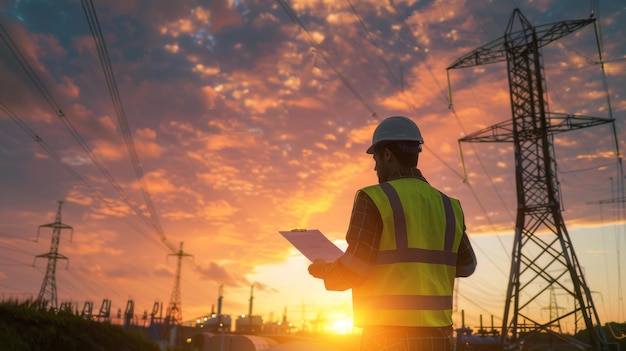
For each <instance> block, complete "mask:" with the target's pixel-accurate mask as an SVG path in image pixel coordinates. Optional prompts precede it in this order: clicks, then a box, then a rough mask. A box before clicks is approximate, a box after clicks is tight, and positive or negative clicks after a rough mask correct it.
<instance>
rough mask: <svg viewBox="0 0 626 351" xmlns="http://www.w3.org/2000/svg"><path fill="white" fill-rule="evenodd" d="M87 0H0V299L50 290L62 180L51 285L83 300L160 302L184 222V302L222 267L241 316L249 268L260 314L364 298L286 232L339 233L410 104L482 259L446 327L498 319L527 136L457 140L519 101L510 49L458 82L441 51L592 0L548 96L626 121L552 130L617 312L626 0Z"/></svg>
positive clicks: (562, 53)
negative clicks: (380, 129) (328, 287)
mask: <svg viewBox="0 0 626 351" xmlns="http://www.w3.org/2000/svg"><path fill="white" fill-rule="evenodd" d="M89 3H90V2H89V1H83V2H81V1H78V0H58V1H28V0H21V1H10V0H0V24H1V25H2V28H3V30H2V31H0V36H1V37H2V41H0V77H1V79H0V83H1V84H0V104H1V105H0V107H1V108H0V293H1V294H2V297H3V298H5V299H6V298H19V299H25V298H29V297H35V298H36V297H37V294H38V292H39V289H40V287H41V284H42V281H43V278H44V275H45V271H46V264H47V260H46V259H45V258H39V259H37V260H35V256H36V255H41V254H45V253H47V252H48V251H49V249H50V238H51V235H52V230H50V229H49V228H44V229H42V230H41V231H40V232H39V236H38V240H36V241H35V239H36V238H37V234H38V227H39V226H40V225H42V224H47V223H50V222H53V221H54V219H55V215H56V213H57V209H58V201H59V200H62V201H64V203H63V207H62V221H63V223H65V224H67V225H70V226H72V227H73V233H72V237H71V240H70V231H69V230H64V231H62V233H61V240H60V246H59V253H60V254H62V255H64V256H66V257H68V258H69V260H68V262H65V261H59V263H58V266H57V274H56V281H57V290H58V299H59V303H60V302H61V301H68V300H70V301H72V302H74V303H76V304H78V305H79V306H81V307H82V306H83V304H84V302H85V301H92V302H93V303H94V309H95V311H94V312H96V313H97V310H98V309H99V307H100V305H101V302H102V300H103V299H110V300H111V301H112V311H113V312H116V311H117V310H118V309H122V310H124V308H125V306H126V303H127V301H128V300H129V299H133V300H134V302H135V312H136V313H143V311H144V310H148V311H151V310H152V306H153V304H154V302H156V301H159V302H163V303H164V304H165V305H167V303H168V302H169V300H170V296H171V294H172V289H173V287H174V281H175V273H176V257H175V256H171V254H173V253H174V252H173V251H172V250H177V249H178V247H179V244H180V243H181V242H182V243H183V245H184V246H183V250H184V252H185V253H186V254H189V255H191V256H192V257H188V258H185V259H184V260H183V264H182V275H181V285H180V294H181V298H182V313H183V319H184V320H185V321H190V320H194V319H195V318H196V317H200V316H202V315H205V314H207V313H209V312H211V310H212V308H213V306H215V307H214V309H217V306H216V304H217V299H218V290H219V287H220V286H223V291H224V299H223V312H224V313H226V314H231V315H233V317H236V316H237V315H240V314H243V313H248V308H249V307H248V305H249V301H248V300H249V297H250V290H251V286H254V305H253V313H254V314H260V315H262V316H263V318H264V319H265V320H266V321H270V320H278V319H279V318H281V316H282V314H283V313H284V312H285V311H287V316H288V319H289V320H290V321H291V322H293V323H294V324H296V325H301V323H302V322H301V321H302V319H306V320H311V319H316V318H318V317H319V318H326V319H328V320H332V321H341V320H343V319H349V318H350V315H351V302H350V292H349V291H346V292H327V291H325V290H324V287H323V283H322V282H321V281H320V280H317V279H314V278H312V277H311V276H309V275H308V273H307V270H306V267H307V265H308V262H307V261H306V259H305V258H303V257H302V256H301V255H300V254H299V253H298V252H296V251H294V249H293V248H292V246H291V245H290V244H289V243H288V242H287V241H286V240H285V239H284V238H283V237H282V236H281V235H280V234H279V233H278V231H280V230H291V229H294V228H309V229H319V230H320V231H322V232H323V233H324V234H326V235H327V236H328V237H329V238H330V239H332V240H333V241H335V242H336V243H337V245H339V246H340V247H342V248H345V243H344V241H343V239H344V237H345V232H346V229H347V225H348V220H349V216H350V210H351V206H352V201H353V199H354V194H355V191H356V190H357V189H359V188H360V187H363V186H366V185H370V184H372V183H375V182H376V181H377V179H376V174H375V172H374V169H373V168H374V162H373V160H372V158H371V156H370V155H367V154H366V153H365V150H366V149H367V147H368V146H369V145H370V142H371V135H372V132H373V130H374V128H375V126H376V125H377V124H378V122H380V120H382V119H383V118H384V117H387V116H391V115H405V116H409V117H411V118H412V119H413V120H414V121H415V122H416V123H417V124H418V125H419V127H420V128H421V130H422V133H423V135H424V139H425V149H424V152H423V153H422V155H421V156H420V163H419V168H420V169H421V170H422V171H423V172H424V175H425V177H426V178H427V179H428V181H429V182H430V183H431V184H432V185H434V186H435V187H437V188H439V189H441V190H442V191H444V192H446V193H447V194H449V195H450V196H453V197H456V198H458V199H459V200H460V201H461V203H462V205H463V208H464V211H465V215H466V225H467V229H468V233H469V235H470V239H471V241H472V243H473V245H474V248H475V251H476V254H477V256H478V261H479V266H478V269H477V272H476V274H474V275H473V276H472V277H470V278H467V279H463V280H461V281H459V284H458V289H457V299H456V300H455V324H456V325H457V326H460V325H461V311H465V319H466V324H470V325H471V326H473V327H474V326H477V325H478V323H479V322H478V321H479V316H480V315H483V319H484V322H485V323H486V324H490V318H491V316H493V318H494V320H495V324H496V325H498V326H499V325H500V324H501V320H502V315H503V309H504V300H505V295H506V287H507V280H508V272H509V269H510V268H509V266H510V262H511V249H512V233H513V227H514V221H515V213H516V193H515V178H514V160H513V145H512V144H495V143H494V144H488V143H484V144H478V143H462V144H461V150H462V157H461V152H460V148H459V144H458V140H459V139H460V138H462V137H464V136H466V135H468V134H470V133H472V132H475V131H478V130H480V129H482V128H485V127H487V126H490V125H493V124H495V123H498V122H503V121H506V120H509V119H510V118H511V108H510V98H509V91H508V82H507V72H506V63H498V64H492V65H487V66H478V67H474V68H465V69H460V70H451V71H449V82H450V86H451V92H452V94H451V96H452V100H451V101H450V100H449V94H448V76H447V71H446V68H447V67H448V66H450V65H451V64H452V63H453V62H454V61H455V60H456V59H457V58H459V57H461V56H462V55H464V54H466V53H468V52H470V51H471V50H473V49H475V48H477V47H480V46H481V45H484V44H486V43H488V42H490V41H492V40H494V39H497V38H499V37H501V36H502V35H503V34H504V31H505V28H506V25H507V22H508V20H509V18H510V16H511V14H512V12H513V10H514V9H515V8H519V9H520V10H521V11H522V13H523V14H524V15H525V16H526V18H527V19H528V20H529V21H530V23H532V24H534V25H540V24H546V23H553V22H558V21H562V20H572V19H584V18H589V16H590V15H591V12H592V11H594V13H595V16H596V17H597V18H598V20H599V21H598V24H599V27H598V29H599V38H600V45H598V41H597V40H596V35H595V32H594V26H593V25H589V26H587V27H585V28H583V29H581V30H579V31H577V32H575V33H573V34H571V35H569V36H567V37H565V38H563V39H560V40H558V41H555V42H553V43H551V44H550V45H548V46H546V47H544V48H543V51H542V53H543V65H544V68H545V74H546V83H547V84H546V85H547V88H548V97H549V106H550V110H551V111H552V112H559V113H571V114H578V115H586V116H595V117H603V118H609V117H613V118H615V120H616V122H615V124H614V126H615V129H613V128H612V125H611V124H607V125H603V126H598V127H593V128H586V129H584V130H580V131H573V132H569V133H563V134H559V135H557V136H556V137H555V140H554V149H555V154H556V159H557V164H558V171H559V173H558V174H559V181H560V185H561V193H562V198H563V199H562V200H563V204H562V205H563V216H564V218H565V221H566V225H567V228H568V230H569V232H570V234H571V236H572V241H573V243H574V247H575V250H576V253H577V255H578V258H579V260H580V263H581V265H582V266H583V269H584V271H585V274H586V275H587V283H588V284H589V287H590V289H591V290H592V292H593V296H594V302H595V304H596V308H597V310H598V312H599V314H600V318H601V320H602V321H603V322H608V321H620V322H623V321H624V320H625V319H626V315H625V312H626V311H625V310H624V302H623V300H622V290H623V289H622V288H621V287H620V285H622V286H623V285H624V283H626V280H625V279H624V277H623V275H624V272H626V266H624V264H625V263H626V260H625V258H624V256H626V250H625V249H626V238H625V237H624V234H625V233H624V232H625V229H626V228H625V224H624V222H623V219H624V215H623V212H620V210H622V211H623V207H621V208H619V207H618V206H616V205H600V204H598V203H599V202H601V201H603V200H608V199H611V198H613V197H617V196H619V194H618V193H616V189H618V186H617V184H618V182H619V181H622V182H623V179H619V178H618V172H617V169H618V167H617V150H618V148H619V150H621V152H622V153H623V152H624V150H626V142H625V141H626V138H625V135H626V131H625V128H626V123H625V122H624V120H625V118H626V116H625V112H626V40H625V39H624V38H626V5H624V3H623V2H621V1H608V0H603V1H571V0H535V1H521V0H509V1H506V0H499V1H489V0H475V1H469V0H458V1H455V0H439V1H436V0H429V1H402V0H394V1H378V0H367V1H366V0H350V1H349V0H346V1H339V0H337V1H332V0H317V1H312V0H281V1H260V0H252V1H244V0H232V1H231V0H208V1H207V0H204V1H170V0H159V1H147V0H144V1H127V0H114V1H94V3H93V5H94V7H93V9H94V10H95V12H94V13H95V14H96V17H97V21H98V22H97V23H95V22H93V19H94V17H93V16H91V17H88V16H87V15H86V12H88V13H89V11H90V7H89ZM84 5H86V6H84ZM92 15H93V13H92ZM88 19H89V20H88ZM90 25H91V26H92V27H94V28H96V29H99V30H101V35H102V36H103V38H104V44H105V47H106V51H103V50H99V47H98V46H97V45H96V44H95V41H94V37H93V36H92V32H91V30H90ZM10 43H13V47H11V45H10ZM599 47H600V48H601V50H602V54H603V57H604V61H605V64H604V71H603V69H602V66H601V65H600V64H598V61H599V50H598V48H599ZM15 48H17V50H19V51H17V53H18V54H16V51H15ZM100 48H102V46H101V47H100ZM19 53H21V54H19ZM20 55H21V58H20ZM18 58H20V60H23V61H18ZM102 59H104V60H102ZM103 62H105V65H104V67H105V70H106V75H105V70H103ZM28 72H30V73H28ZM107 75H108V77H109V79H108V80H107V79H106V77H107ZM604 77H605V78H606V80H605V79H604ZM607 89H608V95H607ZM450 107H451V108H450ZM59 111H62V113H61V112H59ZM59 115H61V117H60V116H59ZM616 139H617V143H616ZM465 171H466V173H465ZM465 174H467V177H465ZM622 189H623V186H622ZM622 195H623V194H622ZM622 206H623V205H622ZM33 263H34V266H33ZM562 303H568V301H562ZM569 303H571V301H569ZM546 313H547V312H546ZM331 323H334V322H331Z"/></svg>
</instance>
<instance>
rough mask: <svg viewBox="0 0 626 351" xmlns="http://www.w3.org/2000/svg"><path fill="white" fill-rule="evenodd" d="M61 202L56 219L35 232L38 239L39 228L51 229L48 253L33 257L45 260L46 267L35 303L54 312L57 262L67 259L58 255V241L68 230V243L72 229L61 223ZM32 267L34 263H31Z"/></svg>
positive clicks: (56, 304)
mask: <svg viewBox="0 0 626 351" xmlns="http://www.w3.org/2000/svg"><path fill="white" fill-rule="evenodd" d="M62 205H63V201H59V209H58V210H57V215H56V219H55V220H54V222H52V223H48V224H42V225H40V226H39V229H38V230H37V239H39V232H40V231H41V228H52V238H51V239H50V251H48V253H45V254H41V255H37V256H35V261H37V258H47V259H48V266H47V268H46V275H45V276H44V278H43V283H42V284H41V289H39V295H38V296H37V303H38V304H39V305H40V306H42V307H45V308H47V307H50V308H52V309H54V310H56V309H57V307H58V302H57V282H56V269H57V260H68V258H67V257H65V256H63V255H61V254H60V253H59V240H60V238H61V230H62V229H69V230H70V241H71V240H72V239H71V238H72V232H73V230H74V228H72V227H70V226H69V225H67V224H63V223H62V222H61V206H62ZM33 265H34V262H33Z"/></svg>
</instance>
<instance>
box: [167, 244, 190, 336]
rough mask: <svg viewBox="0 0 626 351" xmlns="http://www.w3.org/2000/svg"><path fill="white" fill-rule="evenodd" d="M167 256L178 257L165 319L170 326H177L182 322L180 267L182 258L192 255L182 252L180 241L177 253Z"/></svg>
mask: <svg viewBox="0 0 626 351" xmlns="http://www.w3.org/2000/svg"><path fill="white" fill-rule="evenodd" d="M168 256H177V257H178V260H177V265H176V278H175V280H174V288H173V289H172V295H171V297H170V303H169V306H168V307H167V317H166V318H167V323H168V324H170V325H172V324H179V323H180V322H182V320H183V313H182V307H181V306H182V305H181V299H180V267H181V265H182V262H183V257H186V256H192V255H190V254H187V253H185V252H183V243H182V241H181V243H180V248H179V249H178V252H176V253H172V254H169V255H168Z"/></svg>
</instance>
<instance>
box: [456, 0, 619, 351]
mask: <svg viewBox="0 0 626 351" xmlns="http://www.w3.org/2000/svg"><path fill="white" fill-rule="evenodd" d="M594 21H595V18H593V16H591V18H589V19H582V20H570V21H562V22H557V23H552V24H547V25H541V26H537V27H534V26H532V25H531V24H530V23H529V22H528V20H527V19H526V18H525V17H524V16H523V15H522V13H521V12H520V11H519V9H515V10H514V11H513V14H512V15H511V18H510V20H509V23H508V25H507V28H506V31H505V34H504V36H502V37H501V38H499V39H496V40H494V41H492V42H490V43H488V44H485V45H484V46H482V47H479V48H478V49H475V50H473V51H472V52H470V53H469V54H467V55H464V56H462V57H461V58H459V59H458V60H457V61H456V62H454V63H453V64H452V65H451V66H450V67H448V70H450V69H457V68H466V67H473V66H479V65H484V64H489V63H495V62H504V61H506V62H507V67H508V78H509V91H510V98H511V110H512V117H513V118H512V119H511V120H509V121H506V122H502V123H499V124H496V125H494V126H491V127H488V128H485V129H483V130H480V131H478V132H475V133H472V134H470V135H468V136H466V137H465V138H462V139H460V140H459V142H513V143H514V150H515V151H514V153H515V155H514V156H515V177H516V189H517V206H518V208H517V219H516V223H515V238H514V242H513V252H512V255H511V256H512V262H511V271H510V275H509V282H508V287H507V293H506V301H505V309H504V316H503V322H502V323H503V324H502V335H501V344H502V346H504V344H505V343H507V342H508V341H510V343H511V344H512V345H510V346H509V347H510V348H512V347H515V346H520V345H521V344H522V343H523V342H524V340H525V339H526V338H528V337H531V336H533V335H534V334H536V333H540V332H549V329H550V327H551V326H552V325H555V324H556V323H558V322H559V321H561V320H562V319H564V318H566V317H569V316H575V315H576V314H577V313H579V314H580V315H582V317H583V319H584V321H585V325H586V327H587V330H588V332H589V338H590V342H591V344H592V346H593V348H594V349H595V350H598V351H599V350H607V349H608V343H607V339H606V336H605V334H604V331H603V330H602V324H601V323H600V320H599V318H598V314H597V312H596V309H595V306H594V304H593V300H592V297H591V291H590V290H589V288H588V287H587V283H586V282H585V277H584V274H583V271H582V268H581V267H580V264H579V262H578V258H577V257H576V254H575V252H574V247H573V246H572V241H571V239H570V237H569V234H568V232H567V229H566V227H565V222H564V220H563V217H562V214H561V201H560V199H561V197H560V194H559V182H558V180H557V174H556V160H555V157H554V149H553V136H554V134H557V133H562V132H567V131H572V130H577V129H582V128H587V127H592V126H597V125H601V124H605V123H611V122H613V121H614V120H613V119H612V118H598V117H588V116H575V115H571V114H556V113H551V112H549V109H548V102H547V92H546V82H545V76H544V70H543V63H542V58H541V53H540V48H541V47H543V46H545V45H547V44H549V43H551V42H553V41H555V40H557V39H559V38H561V37H564V36H566V35H568V34H570V33H572V32H574V31H576V30H578V29H581V28H583V27H585V26H586V25H588V24H591V23H593V22H594ZM539 233H542V234H541V235H539ZM543 233H546V234H543ZM553 286H556V287H559V288H561V289H563V290H564V291H566V292H568V294H569V295H570V296H571V297H573V300H574V301H575V302H576V303H575V304H574V305H575V306H574V307H573V309H572V310H569V311H566V312H565V313H563V314H561V315H557V316H551V318H550V320H549V321H547V322H544V321H541V320H540V316H538V315H536V314H533V312H534V313H536V311H538V310H540V309H541V308H540V304H541V303H543V301H545V300H549V297H547V298H546V295H548V294H549V293H550V291H551V288H552V287H553ZM542 298H543V299H544V300H543V301H542V300H541V299H542ZM520 321H527V322H528V324H526V322H524V325H522V324H520ZM522 326H523V327H524V328H526V330H528V331H529V332H528V333H520V328H521V327H522ZM507 338H510V339H509V340H507ZM520 347H521V346H520Z"/></svg>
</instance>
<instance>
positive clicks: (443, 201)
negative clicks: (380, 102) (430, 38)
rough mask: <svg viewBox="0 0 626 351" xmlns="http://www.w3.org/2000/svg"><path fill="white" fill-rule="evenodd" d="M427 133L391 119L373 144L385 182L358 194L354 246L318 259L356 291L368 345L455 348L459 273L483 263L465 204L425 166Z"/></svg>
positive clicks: (337, 282) (329, 282) (407, 349)
mask: <svg viewBox="0 0 626 351" xmlns="http://www.w3.org/2000/svg"><path fill="white" fill-rule="evenodd" d="M423 143H424V139H423V138H422V134H421V132H420V130H419V128H418V126H417V125H416V124H415V123H414V122H413V121H412V120H411V119H409V118H407V117H404V116H393V117H389V118H386V119H384V120H383V121H382V122H380V124H379V125H378V126H377V127H376V129H375V131H374V135H373V138H372V145H371V146H370V147H369V148H368V149H367V153H368V154H372V155H373V158H374V162H375V168H374V170H375V171H376V174H377V176H378V183H379V184H378V185H372V186H368V187H365V188H363V189H360V190H358V191H357V192H356V196H355V201H354V206H353V208H352V215H351V218H350V224H349V227H348V232H347V234H346V241H347V243H348V248H347V250H346V252H345V253H344V254H343V255H342V256H341V257H339V258H338V259H337V260H335V261H333V262H327V261H324V260H321V259H318V260H315V261H313V263H312V264H311V265H310V266H309V267H308V271H309V273H310V274H311V275H312V276H314V277H316V278H321V279H323V280H324V286H325V287H326V289H327V290H335V291H343V290H347V289H352V303H353V311H354V324H355V326H356V327H361V328H363V329H362V333H361V341H360V350H361V351H383V350H384V351H448V350H455V343H454V338H453V328H452V324H453V323H452V294H453V290H454V278H455V277H467V276H469V275H471V274H472V273H473V272H474V270H475V269H476V257H475V255H474V251H473V249H472V246H471V244H470V241H469V238H468V236H467V234H466V232H465V222H464V217H463V210H462V209H461V204H460V202H459V201H458V200H457V199H454V198H451V197H448V196H447V195H445V194H444V193H442V192H440V191H439V190H437V189H436V188H434V187H433V186H431V185H430V184H429V183H428V182H427V181H426V179H425V178H424V176H423V175H422V172H421V171H420V170H419V169H418V168H417V162H418V158H419V154H420V152H421V151H422V144H423Z"/></svg>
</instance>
